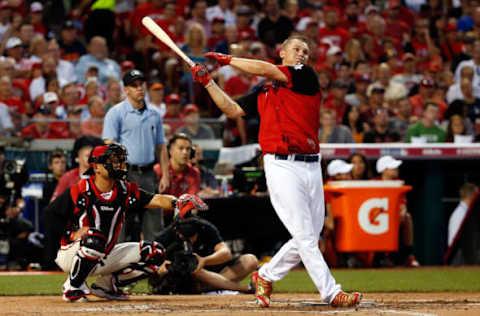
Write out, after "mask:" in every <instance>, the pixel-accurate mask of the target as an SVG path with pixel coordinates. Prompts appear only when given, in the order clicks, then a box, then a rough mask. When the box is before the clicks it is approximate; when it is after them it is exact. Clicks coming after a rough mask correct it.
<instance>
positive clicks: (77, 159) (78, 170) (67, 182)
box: [50, 135, 103, 202]
mask: <svg viewBox="0 0 480 316" xmlns="http://www.w3.org/2000/svg"><path fill="white" fill-rule="evenodd" d="M102 144H103V141H102V140H101V139H100V138H98V137H95V136H91V135H82V136H80V137H78V138H76V139H75V142H74V143H73V148H72V163H71V166H72V167H73V169H71V170H69V171H67V172H66V173H65V174H64V175H63V176H62V177H61V178H60V179H59V180H58V184H57V186H56V188H55V191H54V192H53V195H52V199H51V200H52V201H53V200H54V199H56V198H57V197H59V196H60V195H61V194H62V193H63V192H64V191H65V190H66V189H68V188H69V187H71V186H72V185H73V184H75V183H77V182H78V181H80V179H84V178H87V177H88V176H85V175H84V172H85V171H87V170H88V168H90V164H89V163H88V157H89V156H90V152H91V151H92V149H93V147H95V146H100V145H102ZM50 202H51V201H50Z"/></svg>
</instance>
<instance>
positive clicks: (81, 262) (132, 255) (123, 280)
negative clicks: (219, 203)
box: [46, 143, 207, 302]
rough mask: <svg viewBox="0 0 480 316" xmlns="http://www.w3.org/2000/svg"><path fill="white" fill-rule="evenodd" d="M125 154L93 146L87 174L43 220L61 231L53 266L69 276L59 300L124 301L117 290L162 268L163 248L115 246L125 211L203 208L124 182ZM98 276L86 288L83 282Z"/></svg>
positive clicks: (119, 149) (193, 200)
mask: <svg viewBox="0 0 480 316" xmlns="http://www.w3.org/2000/svg"><path fill="white" fill-rule="evenodd" d="M126 158H127V151H126V148H125V147H124V146H122V145H119V144H116V143H113V144H109V145H103V146H97V147H95V148H94V149H93V150H92V152H91V154H90V158H89V163H90V164H91V167H90V169H88V170H87V172H86V173H87V174H90V175H91V177H90V178H89V179H82V180H80V181H79V182H78V183H77V184H75V185H73V186H72V187H70V188H69V189H68V190H66V191H65V192H64V193H63V194H62V195H60V196H59V197H58V198H57V199H56V200H55V201H53V202H52V203H51V204H50V205H49V206H48V208H47V210H46V219H47V220H48V221H51V222H52V223H58V225H63V227H65V230H64V234H63V237H62V239H61V248H60V250H59V251H58V253H57V258H56V262H57V264H58V266H59V267H60V268H61V269H62V270H63V271H65V272H69V275H68V277H67V280H66V281H65V283H64V284H63V288H62V290H63V299H64V300H65V301H68V302H78V301H84V300H86V297H87V295H89V294H90V293H93V294H94V295H96V296H99V297H103V298H107V299H112V300H126V299H128V296H127V295H126V294H125V293H123V292H122V291H121V290H120V289H119V287H121V286H125V285H127V284H130V283H132V282H136V281H138V280H140V279H142V278H146V277H148V276H149V275H151V274H153V273H155V272H157V271H158V270H159V269H162V268H163V269H165V266H164V265H165V262H166V261H165V259H164V255H165V249H164V248H163V246H162V245H160V244H159V243H157V242H152V241H145V240H144V241H141V242H139V243H138V242H127V243H119V244H116V241H117V238H118V234H119V232H120V230H121V228H122V225H123V222H124V219H125V213H126V212H132V211H136V210H140V209H142V208H144V207H145V208H162V209H167V210H172V209H175V211H176V212H177V213H178V215H179V216H181V217H183V216H185V214H187V213H189V212H190V211H191V210H193V209H199V210H202V209H206V208H207V206H206V204H205V203H204V202H203V201H202V200H200V199H199V198H197V197H195V196H193V195H183V196H181V197H180V198H178V199H177V198H175V197H174V196H171V195H160V194H155V195H154V194H152V193H149V192H146V191H143V190H142V189H139V188H138V185H137V184H136V183H132V182H127V181H125V179H126V176H127V169H126ZM90 275H98V276H99V277H98V278H97V279H96V280H95V282H94V283H93V284H92V285H91V287H90V288H89V287H88V286H87V284H86V279H87V277H88V276H90Z"/></svg>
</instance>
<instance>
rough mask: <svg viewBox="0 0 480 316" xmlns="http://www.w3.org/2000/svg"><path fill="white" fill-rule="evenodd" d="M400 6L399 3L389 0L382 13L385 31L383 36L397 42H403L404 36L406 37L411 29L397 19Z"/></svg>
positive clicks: (396, 0)
mask: <svg viewBox="0 0 480 316" xmlns="http://www.w3.org/2000/svg"><path fill="white" fill-rule="evenodd" d="M401 6H402V4H401V2H400V1H398V0H390V1H388V7H387V8H385V10H384V11H383V13H384V14H383V16H384V18H385V22H386V30H387V31H386V33H385V35H386V36H388V37H392V38H394V39H395V40H397V41H403V39H404V37H405V35H407V36H408V35H410V32H411V27H410V26H409V25H408V24H407V23H405V21H403V20H402V19H401V18H400V17H399V14H400V8H401Z"/></svg>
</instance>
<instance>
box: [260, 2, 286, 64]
mask: <svg viewBox="0 0 480 316" xmlns="http://www.w3.org/2000/svg"><path fill="white" fill-rule="evenodd" d="M264 12H265V17H264V18H263V19H261V20H260V22H259V23H258V29H257V31H258V38H259V39H260V40H261V41H262V43H264V44H265V45H267V48H268V54H269V56H270V57H274V54H273V53H274V51H275V50H276V45H277V44H281V43H283V41H285V40H286V39H287V38H288V37H289V36H290V33H291V32H292V31H293V30H294V27H293V23H292V21H290V19H289V18H287V17H286V16H283V15H282V14H281V12H280V6H279V4H278V0H266V1H265V6H264Z"/></svg>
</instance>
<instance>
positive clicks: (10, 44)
mask: <svg viewBox="0 0 480 316" xmlns="http://www.w3.org/2000/svg"><path fill="white" fill-rule="evenodd" d="M17 46H22V40H21V39H19V38H18V37H16V36H12V37H10V38H9V39H8V41H7V45H5V48H6V49H9V48H14V47H17Z"/></svg>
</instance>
